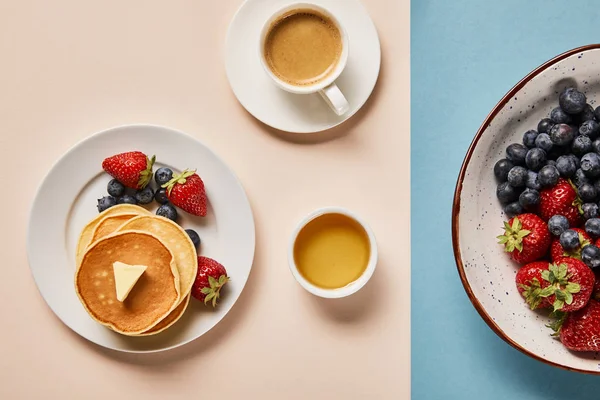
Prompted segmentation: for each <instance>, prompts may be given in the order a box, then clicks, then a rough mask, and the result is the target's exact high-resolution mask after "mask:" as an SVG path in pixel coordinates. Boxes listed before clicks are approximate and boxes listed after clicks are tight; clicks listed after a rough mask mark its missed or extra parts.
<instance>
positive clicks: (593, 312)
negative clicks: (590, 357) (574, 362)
mask: <svg viewBox="0 0 600 400" xmlns="http://www.w3.org/2000/svg"><path fill="white" fill-rule="evenodd" d="M562 319H563V320H564V322H563V323H562V327H561V326H560V321H559V323H558V324H557V325H559V326H558V330H559V335H560V341H561V342H562V344H563V345H564V346H565V347H566V348H567V349H569V350H572V351H600V303H599V302H597V301H596V300H590V301H589V303H588V304H587V306H586V307H584V308H582V309H581V310H579V311H575V312H573V313H571V314H568V315H566V316H562ZM555 329H556V328H555Z"/></svg>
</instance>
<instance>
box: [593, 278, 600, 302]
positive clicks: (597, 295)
mask: <svg viewBox="0 0 600 400" xmlns="http://www.w3.org/2000/svg"><path fill="white" fill-rule="evenodd" d="M594 275H596V281H595V282H594V289H593V290H592V299H594V300H600V276H598V275H600V274H598V273H595V274H594Z"/></svg>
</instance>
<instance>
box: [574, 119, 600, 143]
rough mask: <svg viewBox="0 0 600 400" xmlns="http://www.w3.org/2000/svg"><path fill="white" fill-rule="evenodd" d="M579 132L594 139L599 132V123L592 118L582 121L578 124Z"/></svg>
mask: <svg viewBox="0 0 600 400" xmlns="http://www.w3.org/2000/svg"><path fill="white" fill-rule="evenodd" d="M579 134H580V135H584V136H588V137H589V138H590V139H592V140H594V139H596V138H597V137H598V134H600V124H598V123H597V122H596V121H594V120H588V121H584V122H583V123H582V124H581V125H580V126H579Z"/></svg>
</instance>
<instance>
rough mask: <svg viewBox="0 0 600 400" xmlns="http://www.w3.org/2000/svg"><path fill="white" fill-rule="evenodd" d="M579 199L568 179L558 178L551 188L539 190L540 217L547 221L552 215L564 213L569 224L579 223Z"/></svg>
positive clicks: (576, 224) (575, 224)
mask: <svg viewBox="0 0 600 400" xmlns="http://www.w3.org/2000/svg"><path fill="white" fill-rule="evenodd" d="M580 206H581V199H580V198H579V197H578V196H577V191H576V190H575V188H574V187H573V186H572V185H571V183H570V182H569V181H566V180H564V179H562V178H561V179H559V180H558V183H557V184H556V185H554V186H553V187H551V188H548V189H544V190H542V191H541V192H540V205H539V213H540V217H542V219H543V220H544V221H548V220H549V219H550V217H552V216H553V215H564V216H565V217H566V218H567V219H568V220H569V224H570V225H571V226H579V225H580V224H581V212H580V209H579V207H580Z"/></svg>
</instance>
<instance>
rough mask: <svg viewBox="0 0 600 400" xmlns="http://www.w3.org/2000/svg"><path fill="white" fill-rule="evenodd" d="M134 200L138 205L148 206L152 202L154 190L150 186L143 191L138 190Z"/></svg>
mask: <svg viewBox="0 0 600 400" xmlns="http://www.w3.org/2000/svg"><path fill="white" fill-rule="evenodd" d="M135 199H136V200H137V202H138V203H140V204H150V203H152V200H154V190H152V188H151V187H150V186H146V187H145V188H144V189H142V190H138V192H137V193H136V194H135Z"/></svg>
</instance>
